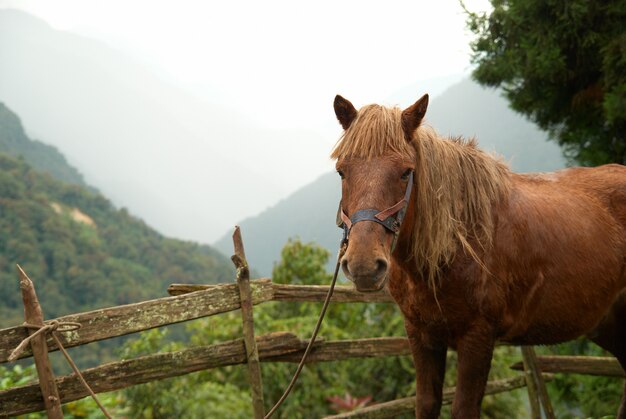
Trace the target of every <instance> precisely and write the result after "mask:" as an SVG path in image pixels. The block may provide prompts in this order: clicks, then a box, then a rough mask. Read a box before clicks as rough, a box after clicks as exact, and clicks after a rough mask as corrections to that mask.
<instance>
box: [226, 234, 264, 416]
mask: <svg viewBox="0 0 626 419" xmlns="http://www.w3.org/2000/svg"><path fill="white" fill-rule="evenodd" d="M233 244H234V247H235V254H234V255H233V256H232V257H231V260H232V261H233V263H234V264H235V267H236V268H237V284H238V285H239V298H240V300H241V317H242V319H243V340H244V343H245V347H246V357H247V358H248V374H249V376H250V386H251V388H252V405H253V408H254V417H255V419H263V417H264V416H265V406H264V403H263V381H262V379H261V363H260V362H259V352H258V350H257V345H256V340H255V338H254V318H253V315H252V292H251V289H250V269H249V267H248V262H247V261H246V254H245V252H244V249H243V240H242V239H241V230H240V229H239V226H236V227H235V232H234V233H233Z"/></svg>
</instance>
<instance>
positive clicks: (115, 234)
mask: <svg viewBox="0 0 626 419" xmlns="http://www.w3.org/2000/svg"><path fill="white" fill-rule="evenodd" d="M16 156H18V157H16ZM33 166H36V167H37V168H38V169H39V170H35V169H34V168H33ZM59 179H63V180H65V181H61V180H59ZM82 183H83V182H82V178H81V177H80V175H79V174H78V172H77V171H76V170H75V169H74V168H72V167H71V166H69V165H68V164H67V163H66V162H65V159H64V157H63V156H62V155H61V154H60V153H59V152H58V151H57V150H56V149H54V148H53V147H50V146H46V145H44V144H42V143H39V142H34V141H32V140H30V139H29V138H28V137H27V136H26V135H25V134H24V131H23V130H22V127H21V123H20V120H19V119H18V118H17V116H15V115H14V114H13V113H12V112H11V111H10V110H8V109H7V108H6V107H4V106H1V107H0V296H1V297H2V298H1V300H0V327H7V326H11V325H15V324H18V323H20V322H21V321H23V314H22V313H23V311H22V306H21V296H20V292H19V286H18V279H17V273H16V268H15V264H16V263H19V264H20V265H21V266H22V267H23V268H24V269H25V271H26V272H27V273H28V274H29V276H30V277H31V278H32V279H33V280H34V282H35V284H36V288H37V291H38V295H39V298H40V300H41V302H42V306H43V309H44V312H45V316H46V317H47V318H51V317H57V316H60V315H63V314H69V313H74V312H78V311H85V310H92V309H96V308H99V307H106V306H112V305H117V304H125V303H131V302H138V301H142V300H146V299H150V298H156V297H162V296H166V295H167V293H166V289H167V286H168V285H169V284H170V283H173V282H184V283H217V282H224V281H228V280H231V279H232V278H233V277H234V270H233V268H232V265H231V263H230V261H229V260H228V259H226V258H225V257H224V256H222V255H221V254H220V253H219V252H217V251H215V250H213V249H211V248H210V247H208V246H204V245H199V244H196V243H192V242H184V241H180V240H174V239H168V238H166V237H164V236H162V235H161V234H159V233H157V232H156V231H155V230H153V229H152V228H150V227H149V226H147V225H146V224H145V223H144V222H143V221H141V220H139V219H138V218H136V217H134V216H132V215H130V214H129V213H128V211H127V210H126V209H116V208H115V207H114V206H113V205H112V204H111V202H110V201H108V200H107V199H106V198H105V197H103V196H102V195H100V194H99V193H97V192H95V191H94V190H92V189H90V188H88V187H86V186H83V185H81V184H82Z"/></svg>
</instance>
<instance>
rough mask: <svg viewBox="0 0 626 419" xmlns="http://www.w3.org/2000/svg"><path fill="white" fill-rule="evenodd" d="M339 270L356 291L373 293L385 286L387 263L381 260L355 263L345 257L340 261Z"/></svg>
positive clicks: (355, 261) (353, 260) (347, 256)
mask: <svg viewBox="0 0 626 419" xmlns="http://www.w3.org/2000/svg"><path fill="white" fill-rule="evenodd" d="M341 269H342V270H343V273H344V274H345V275H346V277H347V278H348V279H349V280H350V281H352V282H353V283H354V285H355V287H356V289H357V291H359V292H375V291H380V290H381V289H382V288H383V287H384V286H385V282H386V281H387V273H388V270H389V263H388V262H387V261H386V260H385V259H383V258H375V259H374V260H371V259H369V260H360V261H357V260H355V259H354V258H350V257H349V255H345V256H344V257H343V259H342V260H341Z"/></svg>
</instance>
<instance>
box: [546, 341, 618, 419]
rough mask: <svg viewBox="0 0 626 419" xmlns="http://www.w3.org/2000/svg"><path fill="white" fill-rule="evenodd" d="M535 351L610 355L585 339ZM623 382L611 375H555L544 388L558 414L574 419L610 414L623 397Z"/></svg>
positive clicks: (561, 416) (560, 416) (560, 353)
mask: <svg viewBox="0 0 626 419" xmlns="http://www.w3.org/2000/svg"><path fill="white" fill-rule="evenodd" d="M537 352H538V353H539V354H546V355H582V356H612V355H611V354H609V353H608V352H606V351H604V350H603V349H601V348H600V347H599V346H597V345H595V344H593V343H592V342H590V341H589V340H586V339H581V340H576V341H572V342H569V343H565V344H561V345H558V346H552V347H548V348H538V350H537ZM623 384H624V383H623V380H620V379H616V378H613V377H595V376H591V375H578V374H555V377H554V380H553V381H552V382H550V383H549V384H548V385H547V387H548V392H549V394H550V400H551V401H552V404H553V405H554V409H555V413H556V415H557V417H559V418H567V419H570V418H571V419H576V418H580V417H585V418H600V417H604V416H605V415H607V416H610V417H613V416H612V415H615V413H616V412H617V409H618V406H619V403H620V400H621V397H622V393H623Z"/></svg>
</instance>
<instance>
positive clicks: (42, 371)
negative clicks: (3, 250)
mask: <svg viewBox="0 0 626 419" xmlns="http://www.w3.org/2000/svg"><path fill="white" fill-rule="evenodd" d="M17 270H18V272H19V276H20V290H21V291H22V300H23V302H24V319H25V321H26V324H31V325H33V326H41V327H43V325H44V323H43V311H42V310H41V306H40V305H39V299H38V298H37V293H36V292H35V285H34V284H33V281H31V279H30V278H29V277H28V275H26V272H24V271H23V270H22V268H21V267H20V266H19V265H17ZM28 333H29V334H30V335H31V336H32V335H34V334H36V333H37V330H33V329H29V331H28ZM30 347H31V350H32V352H33V358H34V359H35V368H36V369H37V376H38V377H39V389H40V391H41V400H42V402H43V404H44V407H45V409H46V413H47V415H48V418H49V419H62V418H63V410H62V409H61V399H60V398H59V391H58V389H57V386H56V380H55V378H54V373H53V372H52V366H51V365H50V360H49V359H48V345H46V335H45V332H41V334H39V335H37V336H33V337H32V338H31V339H30Z"/></svg>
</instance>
